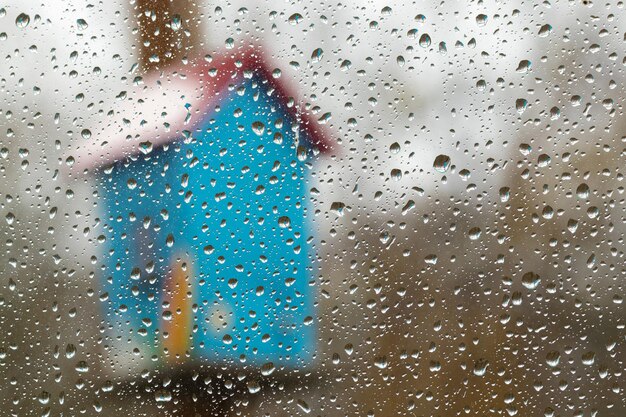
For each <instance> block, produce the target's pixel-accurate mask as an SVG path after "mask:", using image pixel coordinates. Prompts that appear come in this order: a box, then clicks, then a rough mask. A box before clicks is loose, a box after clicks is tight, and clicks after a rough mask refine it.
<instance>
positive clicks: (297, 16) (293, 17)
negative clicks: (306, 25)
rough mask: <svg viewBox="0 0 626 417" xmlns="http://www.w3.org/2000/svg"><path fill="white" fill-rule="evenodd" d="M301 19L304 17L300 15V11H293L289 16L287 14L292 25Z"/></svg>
mask: <svg viewBox="0 0 626 417" xmlns="http://www.w3.org/2000/svg"><path fill="white" fill-rule="evenodd" d="M303 19H304V17H302V15H301V14H300V13H294V14H292V15H291V16H289V23H291V24H292V25H297V24H298V23H300V22H301V21H302V20H303Z"/></svg>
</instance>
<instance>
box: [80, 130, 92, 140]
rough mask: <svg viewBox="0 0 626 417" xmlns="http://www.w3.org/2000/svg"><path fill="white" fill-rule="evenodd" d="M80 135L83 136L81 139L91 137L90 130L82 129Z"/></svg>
mask: <svg viewBox="0 0 626 417" xmlns="http://www.w3.org/2000/svg"><path fill="white" fill-rule="evenodd" d="M80 135H81V136H82V137H83V139H89V138H90V137H91V130H89V129H83V130H81V132H80Z"/></svg>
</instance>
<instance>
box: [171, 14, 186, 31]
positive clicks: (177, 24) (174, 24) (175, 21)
mask: <svg viewBox="0 0 626 417" xmlns="http://www.w3.org/2000/svg"><path fill="white" fill-rule="evenodd" d="M182 25H183V22H182V19H181V18H180V15H179V14H175V15H174V16H172V21H171V22H170V27H171V28H172V30H173V31H174V32H178V31H179V30H180V28H181V27H182Z"/></svg>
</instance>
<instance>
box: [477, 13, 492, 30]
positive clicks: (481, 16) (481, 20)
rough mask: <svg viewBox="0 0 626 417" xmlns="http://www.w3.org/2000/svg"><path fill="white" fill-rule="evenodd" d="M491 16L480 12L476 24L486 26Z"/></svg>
mask: <svg viewBox="0 0 626 417" xmlns="http://www.w3.org/2000/svg"><path fill="white" fill-rule="evenodd" d="M488 19H489V18H488V17H487V15H486V14H479V15H478V16H476V24H477V25H478V26H481V27H482V26H485V25H486V24H487V20H488Z"/></svg>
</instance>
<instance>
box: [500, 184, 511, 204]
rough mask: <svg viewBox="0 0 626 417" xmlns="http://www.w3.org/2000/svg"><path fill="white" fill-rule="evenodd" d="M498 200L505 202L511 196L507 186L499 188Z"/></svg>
mask: <svg viewBox="0 0 626 417" xmlns="http://www.w3.org/2000/svg"><path fill="white" fill-rule="evenodd" d="M499 194H500V201H502V202H503V203H506V202H507V201H509V199H510V198H511V189H510V188H509V187H502V188H500V192H499Z"/></svg>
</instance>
